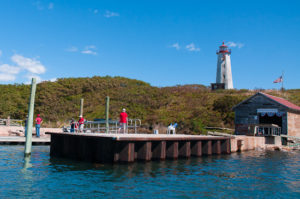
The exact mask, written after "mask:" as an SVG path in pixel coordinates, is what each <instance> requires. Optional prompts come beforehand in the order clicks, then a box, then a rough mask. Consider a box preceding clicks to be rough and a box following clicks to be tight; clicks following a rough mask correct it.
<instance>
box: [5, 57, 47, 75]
mask: <svg viewBox="0 0 300 199" xmlns="http://www.w3.org/2000/svg"><path fill="white" fill-rule="evenodd" d="M11 60H12V61H13V62H14V63H16V64H17V65H18V66H19V67H21V68H23V69H25V70H27V71H29V72H30V73H33V74H43V73H45V72H46V68H45V66H44V65H42V63H41V62H40V61H38V60H35V59H30V58H26V57H23V56H22V55H17V54H15V55H13V56H12V57H11Z"/></svg>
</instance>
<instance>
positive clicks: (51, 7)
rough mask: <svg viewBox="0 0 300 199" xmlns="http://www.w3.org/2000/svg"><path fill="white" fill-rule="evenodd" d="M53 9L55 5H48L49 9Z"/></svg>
mask: <svg viewBox="0 0 300 199" xmlns="http://www.w3.org/2000/svg"><path fill="white" fill-rule="evenodd" d="M53 8H54V3H52V2H50V3H49V5H48V9H49V10H52V9H53Z"/></svg>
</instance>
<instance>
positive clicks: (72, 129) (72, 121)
mask: <svg viewBox="0 0 300 199" xmlns="http://www.w3.org/2000/svg"><path fill="white" fill-rule="evenodd" d="M70 126H71V128H70V133H74V132H75V121H74V119H73V118H72V119H71V122H70Z"/></svg>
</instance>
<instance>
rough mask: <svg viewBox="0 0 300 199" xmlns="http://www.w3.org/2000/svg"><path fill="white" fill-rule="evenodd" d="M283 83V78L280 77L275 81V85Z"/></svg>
mask: <svg viewBox="0 0 300 199" xmlns="http://www.w3.org/2000/svg"><path fill="white" fill-rule="evenodd" d="M282 81H283V79H282V76H280V77H279V78H277V79H275V80H274V82H273V83H280V82H282Z"/></svg>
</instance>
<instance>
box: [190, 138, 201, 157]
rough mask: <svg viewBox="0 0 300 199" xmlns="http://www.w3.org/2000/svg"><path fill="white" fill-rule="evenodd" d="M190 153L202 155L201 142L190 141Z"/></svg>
mask: <svg viewBox="0 0 300 199" xmlns="http://www.w3.org/2000/svg"><path fill="white" fill-rule="evenodd" d="M191 153H192V156H197V157H200V156H202V142H201V141H194V142H192V143H191Z"/></svg>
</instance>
